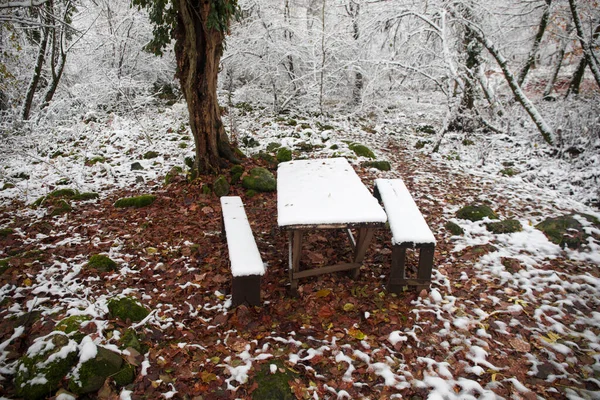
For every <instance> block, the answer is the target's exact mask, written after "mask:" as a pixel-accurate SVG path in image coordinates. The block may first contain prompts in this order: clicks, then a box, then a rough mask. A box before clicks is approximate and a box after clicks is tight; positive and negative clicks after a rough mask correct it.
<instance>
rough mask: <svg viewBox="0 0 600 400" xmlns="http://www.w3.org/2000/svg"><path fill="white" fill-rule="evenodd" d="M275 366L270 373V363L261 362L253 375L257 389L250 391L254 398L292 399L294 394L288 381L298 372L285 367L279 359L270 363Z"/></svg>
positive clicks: (263, 399) (295, 376) (271, 399)
mask: <svg viewBox="0 0 600 400" xmlns="http://www.w3.org/2000/svg"><path fill="white" fill-rule="evenodd" d="M272 364H273V365H275V366H276V367H277V370H276V371H275V373H271V364H263V365H262V366H261V368H260V370H259V371H258V372H257V373H256V375H255V376H254V382H256V383H257V385H258V387H257V389H256V390H255V391H254V392H252V399H254V400H293V399H295V398H296V396H294V394H293V392H292V389H291V387H290V384H289V382H290V381H292V380H294V379H296V378H297V377H298V374H297V373H296V372H293V371H291V370H290V369H289V368H286V367H285V365H283V363H282V362H281V361H279V360H276V361H275V362H273V363H272Z"/></svg>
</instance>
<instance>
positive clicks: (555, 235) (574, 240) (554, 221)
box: [535, 215, 588, 249]
mask: <svg viewBox="0 0 600 400" xmlns="http://www.w3.org/2000/svg"><path fill="white" fill-rule="evenodd" d="M535 227H536V228H537V229H539V230H540V231H542V232H544V235H546V237H547V238H548V240H550V241H551V242H552V243H555V244H557V245H559V246H561V247H563V248H564V247H569V248H571V249H577V248H579V247H581V245H583V244H584V243H585V242H586V239H587V237H588V235H587V234H586V233H585V232H584V231H583V226H582V225H581V223H580V222H579V221H577V219H575V218H574V216H573V215H562V216H559V217H555V218H546V219H545V220H544V221H542V222H540V223H539V224H537V225H536V226H535Z"/></svg>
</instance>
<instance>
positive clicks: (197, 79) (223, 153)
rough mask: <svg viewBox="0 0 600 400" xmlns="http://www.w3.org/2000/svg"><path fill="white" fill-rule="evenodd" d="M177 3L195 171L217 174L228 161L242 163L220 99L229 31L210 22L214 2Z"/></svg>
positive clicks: (179, 54)
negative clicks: (221, 69) (219, 79)
mask: <svg viewBox="0 0 600 400" xmlns="http://www.w3.org/2000/svg"><path fill="white" fill-rule="evenodd" d="M224 1H227V0H224ZM173 4H174V7H175V8H176V10H177V18H178V19H177V25H176V28H175V31H174V36H175V41H176V42H175V56H176V59H177V78H178V79H179V82H180V83H181V89H182V91H183V95H184V97H185V100H186V102H187V107H188V112H189V117H190V128H191V130H192V134H193V135H194V142H195V145H196V160H195V162H194V170H195V172H197V173H217V172H218V171H219V170H220V169H221V168H223V167H225V166H226V160H229V161H233V162H238V160H236V158H235V156H234V153H233V149H232V146H231V144H230V143H229V139H228V138H227V134H226V133H225V128H224V126H223V123H222V121H221V112H220V108H219V103H218V101H217V76H218V74H219V60H220V59H221V55H222V53H223V40H224V37H225V33H224V32H222V31H220V30H218V29H217V28H216V27H214V26H211V24H210V23H209V14H210V12H211V6H212V2H209V1H206V2H200V1H189V0H175V1H174V3H173Z"/></svg>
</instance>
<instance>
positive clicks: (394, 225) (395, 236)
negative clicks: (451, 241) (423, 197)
mask: <svg viewBox="0 0 600 400" xmlns="http://www.w3.org/2000/svg"><path fill="white" fill-rule="evenodd" d="M375 186H377V190H378V191H379V195H380V196H381V201H382V202H383V207H384V208H385V212H386V213H387V215H388V221H389V223H390V229H391V231H392V244H393V245H396V244H402V243H415V244H426V243H432V244H434V245H435V243H436V242H435V237H434V236H433V233H432V232H431V229H429V226H428V225H427V222H426V221H425V218H423V215H422V214H421V211H419V207H418V206H417V203H415V201H414V200H413V198H412V196H411V195H410V192H409V191H408V189H407V188H406V185H405V184H404V182H403V181H402V179H375Z"/></svg>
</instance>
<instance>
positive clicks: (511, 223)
mask: <svg viewBox="0 0 600 400" xmlns="http://www.w3.org/2000/svg"><path fill="white" fill-rule="evenodd" d="M485 227H486V229H487V230H488V231H490V232H492V233H496V234H500V233H514V232H521V231H522V230H523V226H522V225H521V223H520V222H519V221H517V220H516V219H507V220H504V221H499V222H490V223H489V224H485Z"/></svg>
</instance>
